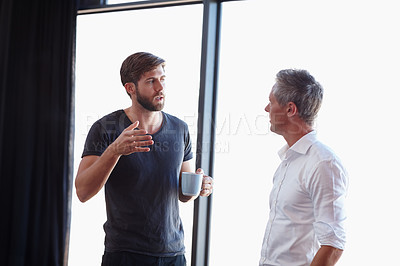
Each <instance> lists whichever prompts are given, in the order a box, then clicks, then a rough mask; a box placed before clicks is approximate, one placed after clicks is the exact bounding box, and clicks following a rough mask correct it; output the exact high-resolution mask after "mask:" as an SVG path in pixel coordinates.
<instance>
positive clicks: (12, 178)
mask: <svg viewBox="0 0 400 266" xmlns="http://www.w3.org/2000/svg"><path fill="white" fill-rule="evenodd" d="M76 11H77V1H76V0H65V1H54V0H41V1H19V0H2V2H1V11H0V45H1V46H0V86H1V92H0V97H1V99H0V105H1V106H0V206H1V207H0V212H1V214H0V217H1V218H0V228H1V231H2V232H1V233H0V265H4V266H7V265H40V266H45V265H66V264H65V263H66V257H67V256H66V254H67V252H66V251H67V250H68V241H69V226H70V202H71V184H72V165H73V162H72V147H73V145H72V143H73V138H72V136H73V130H72V126H73V122H72V118H73V101H74V99H73V91H74V90H73V88H74V78H73V77H74V72H73V70H74V57H75V51H74V47H75V31H76Z"/></svg>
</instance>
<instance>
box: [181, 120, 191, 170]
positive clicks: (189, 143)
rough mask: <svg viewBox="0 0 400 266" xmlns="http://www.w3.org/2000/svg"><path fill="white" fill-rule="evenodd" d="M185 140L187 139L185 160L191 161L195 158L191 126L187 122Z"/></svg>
mask: <svg viewBox="0 0 400 266" xmlns="http://www.w3.org/2000/svg"><path fill="white" fill-rule="evenodd" d="M184 140H185V150H184V155H183V161H184V162H185V161H189V160H190V159H193V152H192V142H191V140H190V134H189V128H188V126H187V124H185V126H184Z"/></svg>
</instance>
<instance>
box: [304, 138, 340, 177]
mask: <svg viewBox="0 0 400 266" xmlns="http://www.w3.org/2000/svg"><path fill="white" fill-rule="evenodd" d="M310 157H311V158H312V160H311V161H313V164H314V166H315V167H316V168H318V167H327V168H330V169H331V168H340V169H341V170H342V171H344V172H346V170H345V167H344V166H343V163H342V161H341V160H340V158H339V157H338V156H337V155H336V153H335V152H334V151H333V150H332V149H331V148H330V147H329V146H327V145H325V144H324V143H322V142H321V141H319V140H318V141H316V142H315V143H314V144H313V145H312V146H311V148H310Z"/></svg>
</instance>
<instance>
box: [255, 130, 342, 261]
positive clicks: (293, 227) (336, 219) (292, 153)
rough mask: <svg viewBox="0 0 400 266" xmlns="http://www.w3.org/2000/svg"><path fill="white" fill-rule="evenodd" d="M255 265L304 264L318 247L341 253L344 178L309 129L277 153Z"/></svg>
mask: <svg viewBox="0 0 400 266" xmlns="http://www.w3.org/2000/svg"><path fill="white" fill-rule="evenodd" d="M278 154H279V156H280V158H281V160H282V162H281V164H280V165H279V167H278V169H277V171H276V173H275V175H274V179H273V188H272V191H271V194H270V213H269V221H268V224H267V228H266V230H265V235H264V241H263V245H262V251H261V259H260V265H281V266H291V265H293V266H294V265H296V266H300V265H310V263H311V261H312V260H313V258H314V255H315V254H316V252H317V251H318V249H319V248H320V245H328V246H333V247H336V248H339V249H344V245H345V230H344V221H345V219H346V214H345V211H344V199H345V195H346V192H347V186H348V178H347V173H346V170H345V169H344V167H343V166H342V164H341V162H340V161H339V159H338V158H337V157H336V156H335V154H334V153H333V151H332V150H330V149H329V148H328V147H327V146H325V145H324V144H322V143H321V142H319V141H318V140H317V138H316V134H315V132H314V131H312V132H310V133H309V134H307V135H305V136H304V137H302V138H301V139H300V140H298V141H297V142H296V143H295V144H294V145H293V146H292V147H290V148H289V147H288V146H287V145H286V146H285V147H283V148H282V149H281V150H280V151H279V153H278Z"/></svg>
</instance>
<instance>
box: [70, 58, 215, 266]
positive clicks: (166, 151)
mask: <svg viewBox="0 0 400 266" xmlns="http://www.w3.org/2000/svg"><path fill="white" fill-rule="evenodd" d="M164 65H165V62H164V60H163V59H161V58H159V57H157V56H155V55H152V54H150V53H144V52H140V53H135V54H133V55H131V56H129V57H128V58H126V59H125V61H124V62H123V64H122V66H121V71H120V74H121V81H122V84H123V86H124V87H125V90H126V92H127V93H128V95H129V96H130V98H131V100H132V105H131V106H130V107H129V108H126V109H124V110H118V111H115V112H113V113H111V114H109V115H106V116H105V117H103V118H101V119H100V120H98V121H97V122H95V123H94V124H93V126H92V127H91V129H90V131H89V134H88V136H87V139H86V143H85V147H84V151H83V155H82V160H81V162H80V165H79V169H78V173H77V176H76V180H75V186H76V192H77V195H78V198H79V199H80V200H81V201H82V202H85V201H87V200H89V199H90V198H92V197H93V196H94V195H96V194H97V193H98V192H99V191H100V190H101V188H102V187H103V186H105V199H106V211H107V221H106V223H105V224H104V230H105V233H106V237H105V253H104V255H103V261H102V265H103V266H118V265H176V266H179V265H186V260H185V257H184V240H183V237H184V236H183V228H182V222H181V219H180V217H179V206H178V200H180V201H182V202H188V201H191V200H193V199H194V198H195V197H188V196H184V195H183V194H182V192H181V186H180V176H181V173H182V172H193V169H192V166H191V165H192V163H191V160H192V158H193V153H192V151H191V142H190V136H189V131H188V126H187V124H186V123H185V122H183V121H182V120H180V119H178V118H176V117H174V116H172V115H169V114H167V113H165V112H163V111H162V109H163V107H164V103H165V72H164ZM196 172H197V173H203V170H202V169H198V170H197V171H196ZM212 188H213V181H212V178H211V177H209V176H206V175H204V177H203V184H202V190H201V192H200V196H209V195H210V194H211V193H212Z"/></svg>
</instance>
